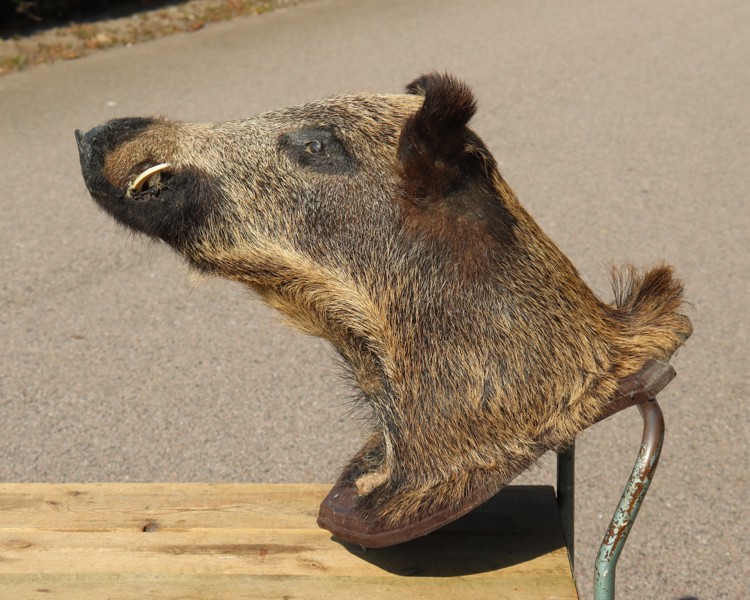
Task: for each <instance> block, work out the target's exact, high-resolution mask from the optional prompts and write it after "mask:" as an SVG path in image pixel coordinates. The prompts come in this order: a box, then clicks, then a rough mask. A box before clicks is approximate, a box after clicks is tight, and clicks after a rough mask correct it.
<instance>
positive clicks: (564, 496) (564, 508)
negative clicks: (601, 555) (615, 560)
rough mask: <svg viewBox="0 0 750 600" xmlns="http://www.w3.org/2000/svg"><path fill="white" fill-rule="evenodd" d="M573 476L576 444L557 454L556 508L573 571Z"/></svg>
mask: <svg viewBox="0 0 750 600" xmlns="http://www.w3.org/2000/svg"><path fill="white" fill-rule="evenodd" d="M575 477H576V444H575V442H573V443H572V444H571V445H570V446H569V447H568V448H566V449H565V450H564V451H562V452H560V453H559V454H558V455H557V509H558V512H559V513H560V521H561V522H562V528H563V534H565V545H566V546H567V547H568V559H569V560H570V570H571V571H573V572H574V573H575V570H574V567H575Z"/></svg>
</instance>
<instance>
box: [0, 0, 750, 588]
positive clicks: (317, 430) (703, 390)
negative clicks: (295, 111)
mask: <svg viewBox="0 0 750 600" xmlns="http://www.w3.org/2000/svg"><path fill="white" fill-rule="evenodd" d="M748 60H750V4H748V3H747V2H744V1H742V0H703V1H697V0H690V1H688V0H679V1H678V0H672V1H664V2H658V3H654V2H647V1H645V0H634V1H632V2H609V1H607V2H592V1H584V0H576V1H573V0H571V1H570V2H564V3H562V2H526V1H521V0H517V1H510V0H508V1H491V0H484V1H479V0H477V1H473V2H456V1H455V0H452V1H447V0H440V1H433V2H428V1H427V0H414V1H411V2H399V1H394V0H385V1H384V0H362V1H360V2H346V1H344V0H318V1H315V2H310V3H308V4H305V5H303V6H300V7H297V8H293V9H288V10H280V11H277V12H274V13H271V14H267V15H264V16H262V17H258V18H244V19H237V20H235V21H232V22H227V23H223V24H219V25H215V26H210V27H207V28H206V29H205V30H202V31H200V32H198V33H195V34H191V35H178V36H174V37H170V38H166V39H162V40H159V41H156V42H152V43H147V44H143V45H139V46H134V47H130V48H121V49H114V50H110V51H106V52H100V53H97V54H95V55H92V56H90V57H88V58H85V59H82V60H78V61H73V62H67V63H60V64H56V65H54V66H45V67H40V68H36V69H33V70H30V71H28V72H23V73H18V74H13V75H10V76H7V77H4V78H1V79H0V158H1V161H0V186H1V188H0V236H1V237H0V243H1V244H2V246H1V247H2V253H1V255H0V257H1V258H2V266H1V267H0V269H1V271H0V272H1V274H2V277H1V279H0V289H1V290H2V291H1V292H0V293H1V294H2V299H1V302H2V304H1V306H2V313H1V314H0V340H1V341H2V343H1V344H0V369H1V371H0V376H1V377H2V380H1V383H0V386H1V389H0V480H3V481H61V482H62V481H298V482H310V481H332V480H333V479H334V477H335V476H336V475H337V473H338V470H339V469H340V468H341V467H342V466H343V464H344V463H345V461H346V459H347V458H348V457H349V456H350V455H351V454H352V453H353V452H354V451H355V450H356V449H357V448H358V444H359V443H360V442H361V440H362V437H363V431H362V428H361V423H360V422H359V421H357V420H356V419H355V418H353V417H352V415H351V405H350V403H349V399H350V397H351V392H350V390H349V389H348V388H347V386H346V384H345V383H344V382H343V381H342V380H341V378H340V372H339V369H338V367H337V364H336V361H335V360H334V358H333V355H332V351H331V350H330V349H329V348H327V347H326V346H325V344H323V343H322V342H320V341H318V340H315V339H311V338H307V337H304V336H302V335H301V334H298V333H296V332H295V331H292V330H291V329H288V328H286V327H285V326H284V325H282V324H281V323H280V321H279V319H278V318H277V317H276V316H275V315H274V314H273V313H272V312H271V311H270V310H269V309H267V308H265V307H264V306H262V305H261V304H260V303H259V302H258V301H257V300H255V299H254V298H252V297H251V296H250V295H249V294H248V293H247V292H245V291H244V290H242V289H240V288H239V287H237V286H236V285H233V284H230V283H227V282H224V281H218V280H205V281H195V280H194V279H192V278H191V277H190V276H189V275H188V273H187V269H186V268H185V267H184V266H183V265H182V264H181V263H180V261H179V259H178V258H176V257H175V256H174V255H173V254H172V253H171V252H170V251H169V250H168V249H166V248H165V247H164V246H160V245H158V244H155V243H152V242H147V241H145V240H144V239H141V238H138V237H134V236H132V235H131V234H128V233H125V232H123V231H122V230H121V229H118V228H117V227H116V226H115V225H114V223H113V222H112V221H111V220H110V219H108V218H107V217H105V215H104V214H102V213H101V212H100V211H99V210H97V209H96V208H95V206H94V204H93V203H92V202H91V200H90V198H89V197H88V195H87V193H86V190H85V188H84V185H83V181H82V178H81V176H80V172H79V166H78V157H77V154H76V147H75V142H74V138H73V130H74V129H76V128H81V129H87V128H89V127H92V126H94V125H96V124H98V123H100V122H102V121H104V120H106V119H109V118H112V117H117V116H136V115H154V114H164V115H169V116H171V117H175V118H180V119H184V120H201V121H219V120H225V119H231V118H238V117H243V116H248V115H251V114H254V113H257V112H259V111H263V110H266V109H272V108H277V107H280V106H283V105H289V104H295V103H299V102H302V101H306V100H310V99H314V98H318V97H321V96H326V95H331V94H334V93H341V92H350V91H362V90H369V91H382V92H392V91H399V90H401V89H402V88H403V86H404V85H405V84H406V83H408V82H409V81H411V80H412V79H413V78H414V77H416V76H417V75H419V74H420V73H422V72H425V71H429V70H433V69H438V70H448V71H450V72H452V73H454V74H456V75H458V76H460V77H462V78H464V79H465V80H467V81H468V82H469V83H470V84H471V85H472V87H473V88H474V90H475V92H476V94H477V96H478V98H479V106H480V108H479V113H478V114H477V117H476V119H475V121H474V129H475V130H476V131H477V132H478V133H479V134H480V135H481V136H482V137H483V139H484V140H485V142H486V143H487V144H488V145H489V147H490V148H491V149H492V150H493V152H494V153H495V155H496V157H497V159H498V161H499V163H500V167H501V169H502V171H503V173H504V174H505V176H506V177H507V179H508V180H509V181H510V183H511V184H512V185H513V186H514V188H515V190H516V192H517V193H518V194H519V196H520V198H521V200H522V201H523V202H524V204H525V205H526V207H527V208H528V209H529V210H530V212H531V213H532V214H533V215H534V216H535V218H536V219H537V220H538V221H539V223H540V224H541V225H542V227H543V228H544V229H545V230H546V231H547V232H548V233H549V234H550V235H551V237H552V238H553V239H554V240H555V241H556V242H557V243H558V244H559V245H560V247H561V248H562V249H563V250H564V251H565V252H566V253H567V254H568V255H569V256H570V257H571V259H572V260H573V262H574V263H575V264H576V265H577V266H578V267H579V269H580V271H581V273H582V275H583V276H584V278H585V279H586V280H587V281H589V282H590V284H591V285H592V286H593V287H594V289H595V290H596V291H597V292H598V293H600V294H601V295H602V296H603V297H605V298H606V299H609V298H611V293H610V291H609V287H608V283H607V277H608V275H607V273H608V265H610V264H611V263H612V262H615V263H619V262H625V261H632V262H634V263H636V264H639V265H649V264H654V263H657V262H660V261H663V260H665V261H667V262H670V263H673V264H675V265H676V266H677V269H678V273H679V275H680V276H681V277H682V278H683V279H684V280H685V282H686V285H687V290H688V294H689V297H690V300H691V302H692V304H693V308H692V310H691V313H690V316H691V318H692V319H693V322H694V325H695V334H694V336H693V338H692V339H691V340H690V341H689V342H688V343H687V345H686V346H685V347H684V348H683V349H682V350H681V351H680V352H679V353H678V354H677V356H676V357H675V358H674V360H673V364H674V365H675V367H676V369H677V371H678V377H677V379H676V380H675V381H674V382H673V383H672V384H671V385H670V386H669V387H668V388H667V389H666V390H665V392H664V393H663V394H662V395H661V396H660V401H661V404H662V407H663V409H664V413H665V417H666V422H667V437H666V445H665V448H664V453H663V456H662V461H661V464H660V467H659V470H658V472H657V475H656V479H655V481H654V484H653V486H652V488H651V492H650V494H649V497H648V498H647V499H646V502H645V504H644V506H643V508H642V511H641V515H640V516H639V518H638V521H637V523H636V525H635V527H634V530H633V532H632V535H631V537H630V540H629V542H628V545H627V547H626V549H625V552H624V553H623V557H622V559H621V561H620V566H619V569H618V578H617V580H618V590H619V592H620V595H619V597H620V598H628V599H655V598H656V599H660V598H681V599H686V598H699V599H701V600H704V599H711V598H743V597H747V590H748V589H750V583H749V580H750V575H749V573H748V544H749V542H748V540H749V539H750V528H749V527H748V509H747V507H748V505H749V504H750V498H749V496H748V489H750V481H748V448H747V445H748V414H747V390H748V387H750V386H749V385H748V383H749V382H748V340H749V339H750V328H749V327H748V312H749V311H750V306H749V301H748V297H749V296H750V284H749V283H748V282H749V281H750V269H749V261H748V249H749V248H748V246H749V240H750V208H749V207H748V202H749V200H750V178H749V177H748V175H749V174H750V70H749V69H748V68H747V64H748ZM640 435H641V430H640V418H639V416H638V411H636V410H630V411H627V412H626V413H624V414H620V415H618V416H616V417H614V418H612V419H609V420H607V421H606V422H604V423H601V424H599V425H597V426H595V427H594V428H592V429H591V430H589V431H588V432H586V433H585V434H584V435H583V436H582V437H581V439H580V441H579V444H578V463H577V475H578V479H577V482H578V497H577V500H578V505H577V523H576V529H577V536H578V540H577V551H576V562H577V568H578V580H579V586H580V590H581V593H582V597H589V596H590V591H591V577H592V564H593V560H594V557H595V553H596V549H597V547H598V544H599V542H600V540H601V537H602V535H603V533H604V529H605V527H606V523H607V522H608V520H609V518H610V516H611V514H612V511H613V510H614V507H615V505H616V503H617V500H618V498H619V495H620V492H621V489H622V486H623V484H624V481H625V479H626V478H627V475H628V473H629V470H630V467H631V466H632V462H633V460H634V458H635V455H636V453H637V449H638V444H639V440H640ZM524 481H525V482H547V483H551V482H553V481H554V460H553V459H552V458H551V457H547V458H545V459H544V460H543V461H542V465H541V467H540V468H539V469H537V470H535V471H534V472H533V473H531V474H529V475H527V476H524Z"/></svg>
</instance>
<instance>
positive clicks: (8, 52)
mask: <svg viewBox="0 0 750 600" xmlns="http://www.w3.org/2000/svg"><path fill="white" fill-rule="evenodd" d="M304 1H305V0H230V1H226V0H189V1H187V2H183V3H181V4H177V5H172V6H166V7H162V8H159V9H156V10H150V11H146V12H138V13H135V14H133V15H131V16H128V17H121V18H116V19H102V20H95V21H86V22H71V23H69V24H68V25H65V26H60V27H53V28H50V29H46V30H44V31H39V32H36V33H32V34H29V35H19V36H11V37H7V38H2V39H0V76H2V75H6V74H8V73H13V72H15V71H20V70H23V69H27V68H29V67H32V66H35V65H39V64H44V63H53V62H56V61H58V60H68V59H73V58H79V57H81V56H85V55H87V54H90V53H91V52H94V51H96V50H100V49H105V48H111V47H114V46H130V45H133V44H137V43H140V42H145V41H148V40H153V39H156V38H160V37H164V36H167V35H172V34H174V33H189V32H192V31H197V30H198V29H202V28H203V27H205V26H206V25H207V24H209V23H213V22H216V21H225V20H228V19H232V18H234V17H239V16H245V15H259V14H263V13H266V12H269V11H271V10H274V9H276V8H280V7H286V6H293V5H295V4H300V3H301V2H304Z"/></svg>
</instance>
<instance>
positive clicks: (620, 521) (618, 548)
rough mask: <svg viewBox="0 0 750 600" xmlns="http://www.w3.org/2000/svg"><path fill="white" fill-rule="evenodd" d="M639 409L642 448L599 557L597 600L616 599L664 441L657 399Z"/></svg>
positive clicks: (662, 416)
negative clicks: (620, 567)
mask: <svg viewBox="0 0 750 600" xmlns="http://www.w3.org/2000/svg"><path fill="white" fill-rule="evenodd" d="M638 410H640V412H641V417H642V418H643V439H642V440H641V449H640V452H639V453H638V458H637V459H636V461H635V465H634V466H633V471H632V473H631V475H630V479H629V480H628V483H627V485H626V486H625V490H624V491H623V494H622V498H621V499H620V504H619V505H618V507H617V510H615V514H614V516H613V517H612V521H611V522H610V524H609V529H607V533H606V534H605V535H604V539H603V540H602V545H601V547H600V548H599V554H598V556H597V557H596V564H595V573H594V599H595V600H612V599H614V597H615V569H616V568H617V560H618V559H619V558H620V553H621V552H622V549H623V547H624V546H625V541H626V540H627V537H628V534H629V533H630V529H631V528H632V527H633V522H634V521H635V518H636V516H637V515H638V510H639V509H640V507H641V503H642V502H643V499H644V498H645V496H646V492H647V491H648V487H649V485H651V480H652V478H653V476H654V472H655V471H656V466H657V464H658V463H659V456H660V454H661V447H662V442H663V441H664V415H663V414H662V412H661V408H660V407H659V403H658V402H657V401H656V399H653V400H649V401H648V402H644V403H643V404H639V405H638Z"/></svg>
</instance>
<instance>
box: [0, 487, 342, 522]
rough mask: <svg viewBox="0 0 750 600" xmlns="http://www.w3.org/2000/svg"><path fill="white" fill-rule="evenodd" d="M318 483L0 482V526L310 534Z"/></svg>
mask: <svg viewBox="0 0 750 600" xmlns="http://www.w3.org/2000/svg"><path fill="white" fill-rule="evenodd" d="M330 487H331V486H330V485H325V484H268V483H266V484H199V483H180V484H170V483H166V484H165V483H133V484H125V483H87V484H76V483H66V484H50V483H0V527H4V528H8V527H19V528H29V529H32V528H37V529H42V530H54V531H66V530H69V531H81V530H85V531H112V530H130V531H134V530H138V531H140V530H141V529H142V528H143V527H144V526H145V525H147V524H148V523H156V524H158V526H159V527H160V528H162V529H169V530H174V531H181V530H188V529H193V528H202V529H205V528H218V529H234V528H237V529H248V528H252V529H260V528H269V529H272V528H295V529H317V528H318V526H317V525H316V523H315V520H316V518H317V516H318V506H319V504H320V502H321V501H322V500H323V498H324V497H325V495H326V494H327V493H328V490H329V489H330Z"/></svg>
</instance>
